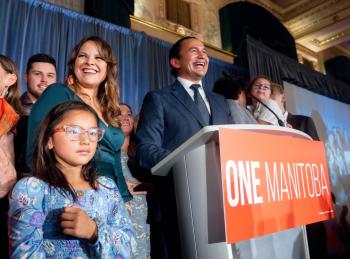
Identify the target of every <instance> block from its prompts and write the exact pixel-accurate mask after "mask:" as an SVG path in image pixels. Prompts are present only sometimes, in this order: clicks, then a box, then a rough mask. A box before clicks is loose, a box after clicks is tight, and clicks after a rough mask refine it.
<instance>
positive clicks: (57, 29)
mask: <svg viewBox="0 0 350 259" xmlns="http://www.w3.org/2000/svg"><path fill="white" fill-rule="evenodd" d="M0 35H1V36H2V39H1V41H0V53H1V54H3V55H6V56H9V57H10V58H12V59H13V60H14V61H15V62H16V64H17V66H18V69H19V71H20V74H21V77H22V80H21V90H22V92H23V91H25V89H26V85H25V82H24V80H23V78H24V77H23V74H24V72H25V68H26V63H27V60H28V58H29V57H30V56H31V55H33V54H35V53H38V52H43V53H47V54H49V55H52V56H53V57H54V58H55V59H56V60H57V71H58V81H60V82H63V81H64V80H65V76H66V73H67V61H68V58H69V55H70V52H71V50H72V48H73V47H74V45H75V44H76V43H78V42H79V41H80V40H81V39H82V38H84V37H87V36H92V35H98V36H100V37H102V38H104V39H105V40H106V41H107V42H108V43H110V44H111V46H112V48H113V50H114V54H115V55H116V57H117V61H118V64H119V76H120V78H119V81H120V89H121V100H122V101H123V102H126V103H128V104H130V105H131V106H132V108H133V109H134V111H139V109H140V107H141V104H142V100H143V97H144V95H145V94H146V93H147V92H148V91H149V90H153V89H158V88H161V87H164V86H167V85H169V84H170V83H171V82H172V81H173V80H174V79H173V78H172V77H171V75H170V67H169V64H168V51H169V48H170V46H171V44H169V43H166V42H164V41H161V40H158V39H154V38H151V37H149V36H147V35H145V34H144V33H140V32H134V31H131V30H129V29H126V28H123V27H119V26H116V25H113V24H110V23H107V22H104V21H101V20H97V19H95V18H92V17H89V16H86V15H82V14H79V13H76V12H74V11H71V10H68V9H65V8H61V7H58V6H55V5H52V4H49V3H45V2H42V1H37V0H26V1H24V0H11V1H5V0H0ZM223 70H226V71H228V72H232V70H233V65H230V64H227V63H224V62H221V61H218V60H215V59H211V64H210V69H209V71H208V74H207V76H206V79H205V85H206V86H207V87H208V88H209V89H211V88H212V86H213V84H214V82H215V80H216V79H217V78H218V77H220V76H221V73H222V71H223Z"/></svg>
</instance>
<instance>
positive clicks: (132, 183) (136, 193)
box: [126, 180, 147, 196]
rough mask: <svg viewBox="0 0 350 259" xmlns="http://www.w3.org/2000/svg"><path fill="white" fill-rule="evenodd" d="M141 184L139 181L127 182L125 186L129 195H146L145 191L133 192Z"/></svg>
mask: <svg viewBox="0 0 350 259" xmlns="http://www.w3.org/2000/svg"><path fill="white" fill-rule="evenodd" d="M139 184H141V183H140V182H139V181H132V180H127V181H126V185H127V186H128V190H129V192H130V193H131V195H133V196H135V195H146V194H147V191H139V192H138V191H134V188H135V187H136V186H138V185H139Z"/></svg>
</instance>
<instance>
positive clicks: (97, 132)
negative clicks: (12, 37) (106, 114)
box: [51, 125, 105, 142]
mask: <svg viewBox="0 0 350 259" xmlns="http://www.w3.org/2000/svg"><path fill="white" fill-rule="evenodd" d="M56 132H65V133H66V135H67V137H68V139H69V140H71V141H80V140H81V138H82V136H83V135H84V134H85V133H87V135H88V136H89V140H90V141H91V142H98V141H100V140H101V139H102V138H103V135H104V133H105V130H104V129H101V128H90V129H87V130H86V129H83V128H82V127H80V126H77V125H63V126H62V127H58V128H55V129H53V130H52V132H51V135H52V134H54V133H56Z"/></svg>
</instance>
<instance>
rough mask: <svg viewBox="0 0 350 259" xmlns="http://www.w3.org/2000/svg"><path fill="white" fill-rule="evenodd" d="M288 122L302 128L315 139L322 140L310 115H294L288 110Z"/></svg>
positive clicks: (301, 129)
mask: <svg viewBox="0 0 350 259" xmlns="http://www.w3.org/2000/svg"><path fill="white" fill-rule="evenodd" d="M287 122H288V123H289V124H290V125H292V127H293V128H294V129H297V130H300V131H303V132H305V133H306V134H308V135H309V136H310V137H311V138H312V139H313V140H320V138H319V137H318V134H317V130H316V126H315V123H314V121H313V120H312V118H311V117H309V116H304V115H294V114H291V113H289V112H288V117H287Z"/></svg>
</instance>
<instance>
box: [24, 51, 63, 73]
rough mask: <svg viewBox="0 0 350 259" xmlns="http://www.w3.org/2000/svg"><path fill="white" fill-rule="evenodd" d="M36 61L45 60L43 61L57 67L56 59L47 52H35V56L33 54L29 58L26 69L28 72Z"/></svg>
mask: <svg viewBox="0 0 350 259" xmlns="http://www.w3.org/2000/svg"><path fill="white" fill-rule="evenodd" d="M35 62H43V63H50V64H52V65H53V66H54V67H55V69H56V60H55V59H54V58H53V57H51V56H49V55H47V54H44V53H38V54H35V55H33V56H31V57H30V58H29V59H28V62H27V69H26V72H27V73H28V72H29V70H30V69H31V68H32V64H33V63H35Z"/></svg>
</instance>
